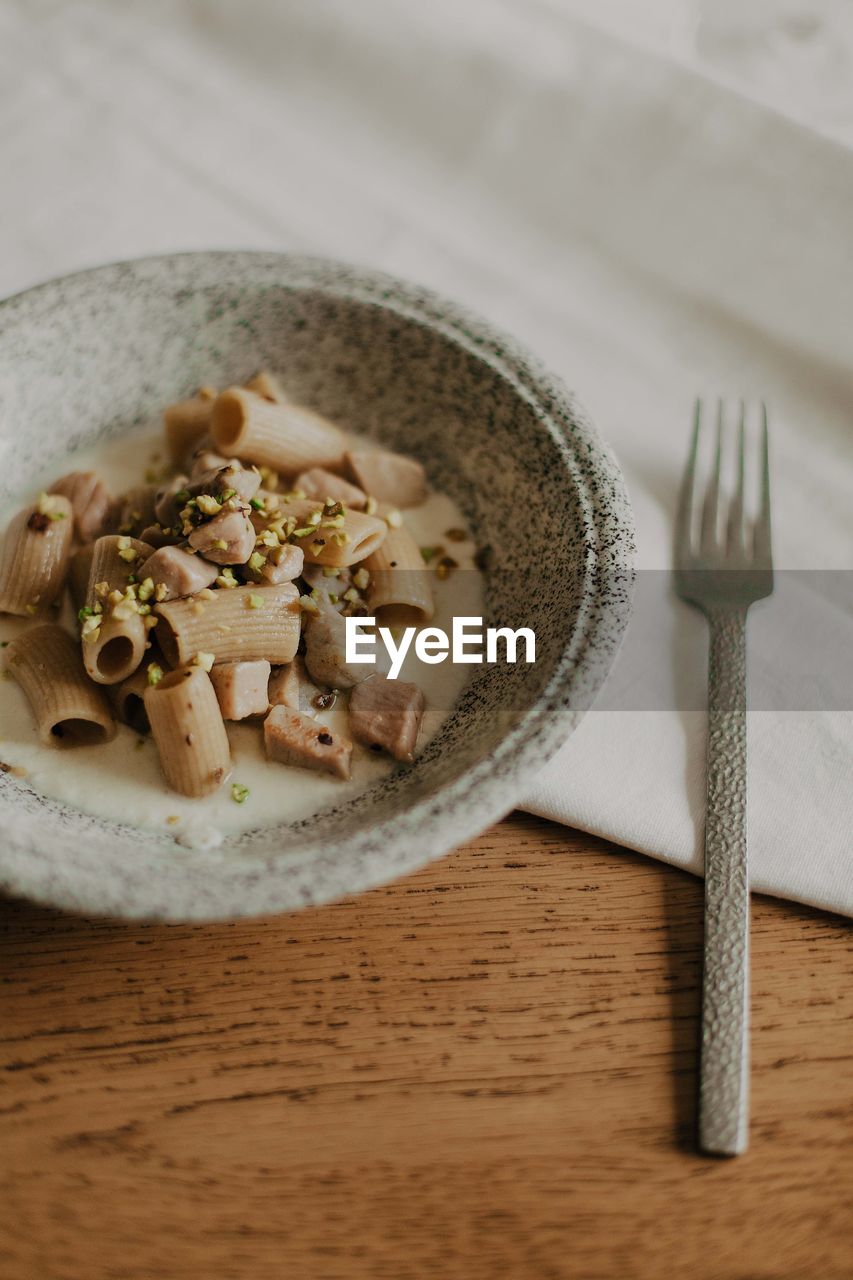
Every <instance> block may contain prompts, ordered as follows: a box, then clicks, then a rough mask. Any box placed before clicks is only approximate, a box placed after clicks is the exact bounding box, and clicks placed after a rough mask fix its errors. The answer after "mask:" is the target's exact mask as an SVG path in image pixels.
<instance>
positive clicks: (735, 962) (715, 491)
mask: <svg viewBox="0 0 853 1280" xmlns="http://www.w3.org/2000/svg"><path fill="white" fill-rule="evenodd" d="M726 416H727V415H726V412H725V407H724V404H723V401H722V400H720V401H719V402H718V404H717V414H716V419H717V421H716V442H715V447H714V459H713V465H712V468H711V475H710V479H709V481H708V484H707V488H706V490H705V494H704V498H703V499H702V506H701V513H700V516H699V522H698V523H699V529H698V531H696V532H697V533H698V538H697V537H696V535H695V533H694V524H695V523H696V522H695V520H694V511H695V510H696V506H697V496H696V495H695V493H694V490H695V489H696V458H697V453H698V449H699V436H700V432H701V427H702V417H703V413H702V404H701V401H699V400H697V402H696V412H695V419H694V427H693V439H692V443H691V446H690V455H689V458H688V461H687V467H686V470H685V472H684V480H683V482H682V489H681V496H680V500H679V507H678V517H677V521H676V535H675V587H676V591H677V592H678V594H679V595H680V596H681V597H682V599H684V600H686V601H687V602H688V603H689V604H692V605H694V606H695V607H696V608H697V609H701V611H702V612H703V613H704V614H705V617H706V618H707V620H708V626H709V628H710V661H709V672H708V759H707V799H706V813H705V963H704V977H703V983H702V1052H701V1069H700V1085H699V1145H700V1147H701V1148H702V1150H703V1151H707V1152H709V1153H712V1154H715V1155H729V1156H733V1155H738V1154H740V1153H741V1152H742V1151H744V1150H745V1149H746V1145H747V1135H748V1118H749V1096H748V1093H749V878H748V872H747V841H746V615H747V611H748V609H749V607H750V605H751V604H754V603H755V602H756V600H761V599H763V598H764V597H765V596H769V595H770V593H771V592H772V590H773V562H772V558H771V550H770V469H769V460H768V444H767V410H766V407H765V406H764V404H762V406H761V444H760V461H761V467H760V470H761V479H760V501H759V508H758V514H757V516H756V518H755V519H754V520H747V519H746V517H745V503H744V451H745V440H746V413H745V407H744V404H743V402H742V401H741V405H740V414H739V420H738V427H737V440H736V446H735V447H736V452H737V464H736V481H735V488H734V493H733V495H732V497H731V499H730V501H729V502H728V503H727V504H726V503H724V500H723V496H722V484H721V479H720V465H721V460H722V457H723V450H724V438H725V436H726V435H727V434H730V432H727V431H726Z"/></svg>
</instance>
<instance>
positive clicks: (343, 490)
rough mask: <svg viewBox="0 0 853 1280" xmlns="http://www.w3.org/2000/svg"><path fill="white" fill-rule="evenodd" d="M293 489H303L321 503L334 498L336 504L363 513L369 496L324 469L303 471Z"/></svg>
mask: <svg viewBox="0 0 853 1280" xmlns="http://www.w3.org/2000/svg"><path fill="white" fill-rule="evenodd" d="M293 487H294V489H301V490H302V492H303V493H304V494H305V495H306V496H307V497H309V498H319V500H320V501H321V502H325V501H326V499H327V498H332V499H333V500H334V501H335V502H342V503H343V504H344V506H345V507H352V508H353V510H355V511H363V510H364V506H365V503H366V502H367V494H366V493H364V492H363V491H362V490H361V489H359V488H358V487H357V486H356V485H354V484H350V482H349V480H344V478H343V477H342V476H336V475H335V473H334V472H333V471H326V470H325V469H324V468H323V467H311V469H310V471H303V472H302V474H301V475H299V476H297V477H296V479H295V480H294V482H293Z"/></svg>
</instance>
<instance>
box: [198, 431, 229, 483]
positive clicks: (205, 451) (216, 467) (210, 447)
mask: <svg viewBox="0 0 853 1280" xmlns="http://www.w3.org/2000/svg"><path fill="white" fill-rule="evenodd" d="M190 464H191V465H190V479H191V480H198V479H199V478H200V477H201V476H205V475H207V473H208V472H209V471H220V470H221V469H222V467H227V466H228V459H227V458H226V457H224V456H223V455H222V454H221V453H217V452H216V447H215V446H214V443H213V436H205V437H204V439H203V440H202V441H201V442H200V444H199V446H198V448H197V449H196V450H195V452H194V453H193V455H192V457H191V458H190Z"/></svg>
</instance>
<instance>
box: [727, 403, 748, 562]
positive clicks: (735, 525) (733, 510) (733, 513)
mask: <svg viewBox="0 0 853 1280" xmlns="http://www.w3.org/2000/svg"><path fill="white" fill-rule="evenodd" d="M745 445H746V405H745V404H744V402H743V400H741V402H740V417H739V419H738V428H737V480H736V482H735V491H734V495H733V497H732V500H731V502H730V504H729V519H728V530H727V534H726V543H727V548H728V550H729V551H730V552H738V551H740V550H741V549H742V547H743V486H744V480H743V473H744V453H745Z"/></svg>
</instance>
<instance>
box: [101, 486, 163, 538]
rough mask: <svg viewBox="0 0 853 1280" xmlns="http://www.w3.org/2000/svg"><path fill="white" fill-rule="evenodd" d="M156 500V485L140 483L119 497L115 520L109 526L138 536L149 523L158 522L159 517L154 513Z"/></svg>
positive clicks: (120, 531)
mask: <svg viewBox="0 0 853 1280" xmlns="http://www.w3.org/2000/svg"><path fill="white" fill-rule="evenodd" d="M156 501H157V486H156V485H153V484H138V485H136V486H135V487H134V488H133V489H128V491H127V493H125V494H123V495H122V496H121V498H119V500H118V504H117V514H116V517H115V521H114V523H112V522H111V523H110V525H109V527H110V528H111V529H117V530H118V532H119V533H124V534H128V533H130V534H133V536H134V537H136V536H137V535H138V534H139V533H140V532H141V531H142V530H143V529H146V528H147V527H148V525H150V524H155V523H156V521H157V517H156V515H155V513H154V507H155V504H156Z"/></svg>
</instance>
